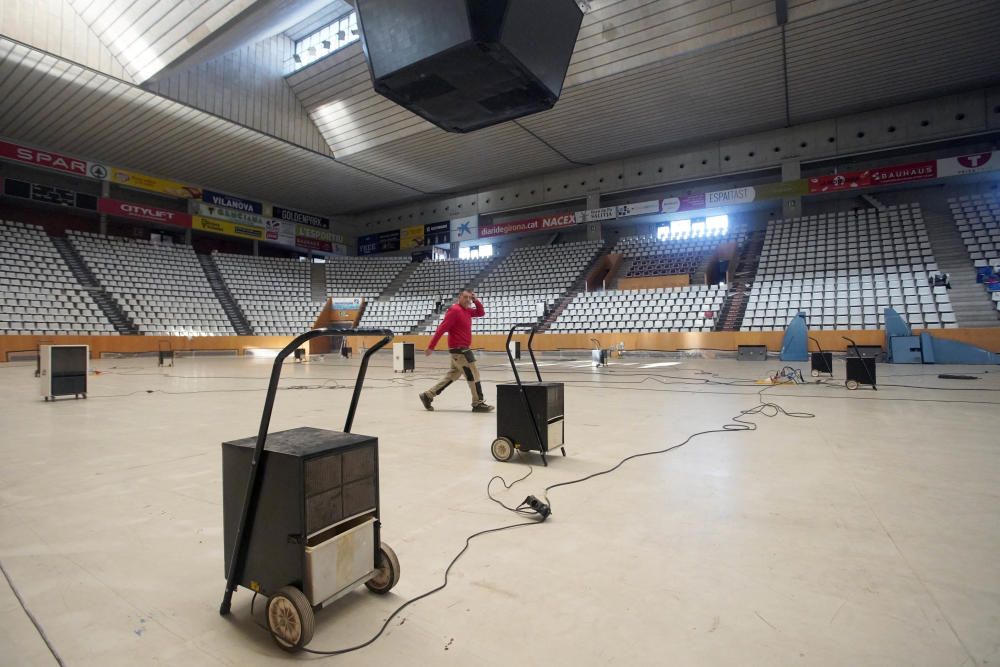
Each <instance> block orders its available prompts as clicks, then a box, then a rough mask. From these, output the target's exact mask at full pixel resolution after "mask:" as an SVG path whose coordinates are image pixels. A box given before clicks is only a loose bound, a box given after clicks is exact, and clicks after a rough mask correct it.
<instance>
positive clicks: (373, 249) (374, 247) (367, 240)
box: [358, 234, 378, 255]
mask: <svg viewBox="0 0 1000 667" xmlns="http://www.w3.org/2000/svg"><path fill="white" fill-rule="evenodd" d="M376 253H378V234H366V235H364V236H359V237H358V254H359V255H374V254H376Z"/></svg>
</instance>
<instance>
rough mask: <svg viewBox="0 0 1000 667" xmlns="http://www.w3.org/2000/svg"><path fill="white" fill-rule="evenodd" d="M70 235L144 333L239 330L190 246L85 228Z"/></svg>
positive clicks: (231, 332)
mask: <svg viewBox="0 0 1000 667" xmlns="http://www.w3.org/2000/svg"><path fill="white" fill-rule="evenodd" d="M68 238H69V241H70V243H72V244H73V246H74V247H75V248H76V250H77V252H79V253H80V255H81V256H82V257H83V259H84V261H85V262H86V263H87V266H88V267H89V268H90V270H91V272H92V273H93V274H94V276H95V277H96V278H97V279H98V281H100V283H101V285H103V286H104V288H105V289H106V290H107V291H108V293H109V294H111V296H112V297H113V298H114V299H115V301H117V302H118V305H119V306H120V307H121V309H122V310H123V311H124V312H125V314H126V315H127V316H128V317H129V318H130V319H131V320H132V321H133V322H134V323H135V325H136V326H137V327H138V328H139V331H140V332H141V333H145V334H153V335H158V336H233V335H235V334H236V332H235V331H234V330H233V326H232V324H230V322H229V318H228V317H227V316H226V313H225V311H224V310H223V309H222V304H221V303H219V300H218V299H217V298H216V297H215V294H214V293H213V292H212V288H211V287H210V286H209V284H208V279H207V278H206V277H205V272H204V270H203V269H202V267H201V264H200V263H199V262H198V257H197V256H196V255H195V253H194V250H193V249H192V248H191V247H190V246H181V245H172V244H164V243H152V242H150V241H146V240H138V239H126V238H120V237H114V236H102V235H100V234H89V233H85V232H70V233H69V234H68Z"/></svg>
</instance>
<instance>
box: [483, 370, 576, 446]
mask: <svg viewBox="0 0 1000 667" xmlns="http://www.w3.org/2000/svg"><path fill="white" fill-rule="evenodd" d="M524 392H525V394H526V395H527V398H528V403H530V404H531V410H532V412H533V413H534V415H535V423H537V424H538V430H539V432H540V433H541V435H542V444H543V451H549V450H551V449H558V448H559V447H562V445H563V444H564V437H563V435H564V434H563V416H564V414H565V413H564V410H563V395H564V394H563V383H562V382H525V383H524ZM497 437H504V438H508V439H509V440H511V441H512V442H513V443H514V444H516V445H519V446H520V448H521V449H527V450H538V449H539V447H538V439H537V437H536V436H535V431H534V429H532V427H531V419H530V418H529V416H528V413H527V410H525V407H524V401H523V399H522V398H521V392H520V390H519V389H518V386H517V383H515V382H512V383H510V384H498V385H497Z"/></svg>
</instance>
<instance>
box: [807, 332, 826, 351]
mask: <svg viewBox="0 0 1000 667" xmlns="http://www.w3.org/2000/svg"><path fill="white" fill-rule="evenodd" d="M809 340H811V341H812V342H814V343H816V349H817V350H819V351H820V353H822V352H823V346H822V345H820V344H819V341H818V340H816V339H815V338H813V337H812V336H809Z"/></svg>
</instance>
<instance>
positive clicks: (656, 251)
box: [612, 229, 743, 278]
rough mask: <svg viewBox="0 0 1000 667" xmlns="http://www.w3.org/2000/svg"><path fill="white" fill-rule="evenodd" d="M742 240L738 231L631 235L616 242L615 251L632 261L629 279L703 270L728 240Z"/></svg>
mask: <svg viewBox="0 0 1000 667" xmlns="http://www.w3.org/2000/svg"><path fill="white" fill-rule="evenodd" d="M733 240H736V241H739V242H742V240H743V235H742V234H737V233H736V232H735V230H733V229H730V230H729V231H728V232H722V231H716V230H713V231H711V232H708V233H706V234H704V235H681V236H673V237H670V238H667V239H658V238H656V237H655V236H627V237H625V238H622V239H620V240H619V241H618V243H617V244H615V248H614V250H612V252H616V253H621V254H622V255H624V256H625V258H626V259H628V260H631V261H630V263H629V267H628V270H627V271H626V272H625V277H626V278H632V277H637V276H662V275H685V274H692V273H696V272H698V271H700V270H701V269H703V268H704V267H705V264H706V263H707V262H708V259H709V257H711V256H712V253H714V252H715V250H716V249H717V248H718V247H719V244H721V243H725V242H727V241H733Z"/></svg>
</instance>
